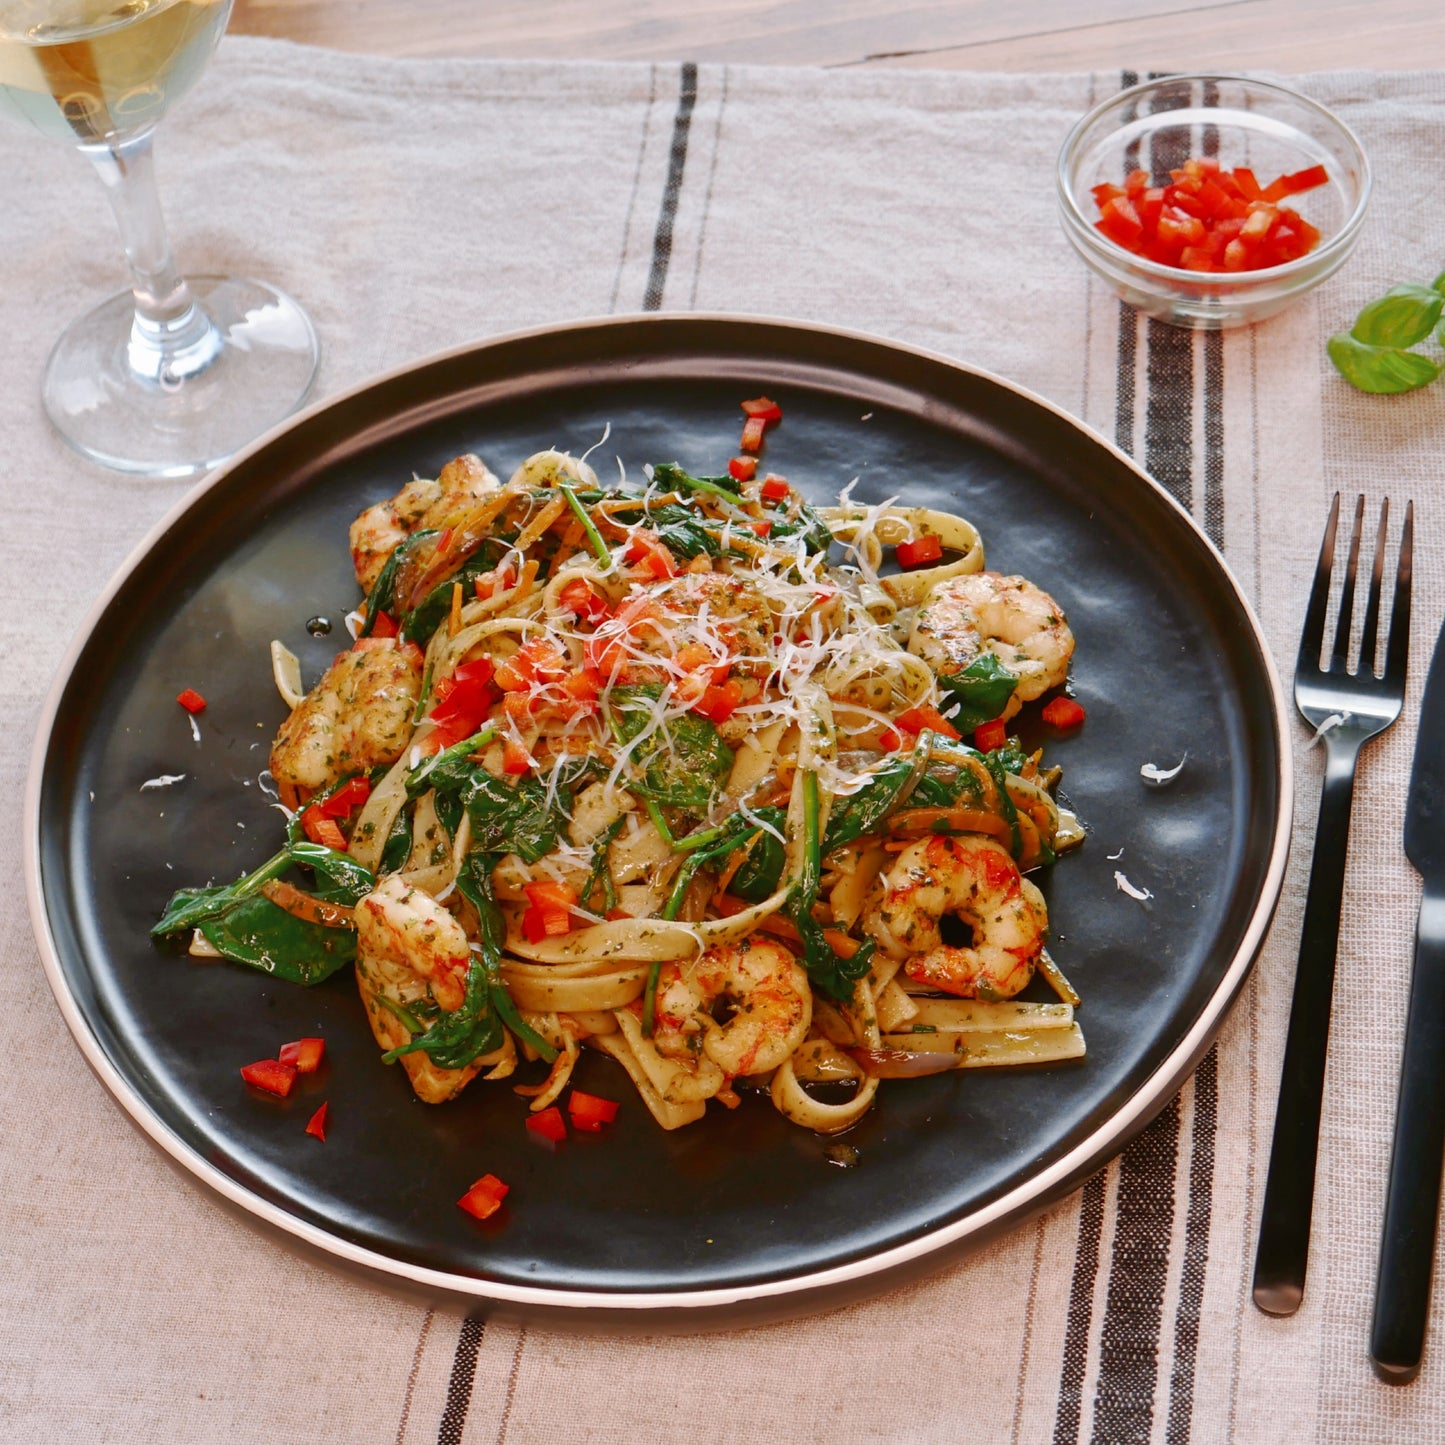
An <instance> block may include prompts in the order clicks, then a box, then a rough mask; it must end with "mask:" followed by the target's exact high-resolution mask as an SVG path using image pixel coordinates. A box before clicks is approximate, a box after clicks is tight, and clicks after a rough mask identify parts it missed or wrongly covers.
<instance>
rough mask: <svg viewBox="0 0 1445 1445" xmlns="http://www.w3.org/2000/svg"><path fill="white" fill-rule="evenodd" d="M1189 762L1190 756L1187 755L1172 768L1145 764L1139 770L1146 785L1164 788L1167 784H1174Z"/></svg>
mask: <svg viewBox="0 0 1445 1445" xmlns="http://www.w3.org/2000/svg"><path fill="white" fill-rule="evenodd" d="M1188 761H1189V754H1188V753H1185V754H1184V756H1183V757H1182V758H1180V759H1179V761H1178V762H1177V763H1175V765H1174V766H1173V767H1172V768H1161V767H1160V766H1159V765H1158V764H1157V763H1145V764H1144V766H1143V767H1142V768H1140V769H1139V776H1140V777H1141V778H1143V779H1144V781H1145V782H1146V783H1152V784H1153V785H1154V787H1156V788H1162V787H1163V786H1164V784H1165V783H1172V782H1173V781H1174V779H1175V778H1177V777H1178V776H1179V773H1180V770H1181V769H1182V768H1183V767H1184V764H1185V763H1187V762H1188Z"/></svg>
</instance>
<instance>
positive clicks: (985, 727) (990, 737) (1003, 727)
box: [973, 717, 1008, 753]
mask: <svg viewBox="0 0 1445 1445" xmlns="http://www.w3.org/2000/svg"><path fill="white" fill-rule="evenodd" d="M1007 741H1008V725H1007V724H1006V723H1005V722H1004V720H1003V719H1002V718H1001V717H996V718H994V719H993V721H992V722H986V723H980V724H979V725H978V726H977V727H976V728H974V730H973V745H974V747H976V748H977V749H978V750H979V752H981V753H991V752H993V750H994V749H995V748H1001V747H1002V746H1003V745H1004V744H1005V743H1006V742H1007Z"/></svg>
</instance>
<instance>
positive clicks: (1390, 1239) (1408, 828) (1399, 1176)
mask: <svg viewBox="0 0 1445 1445" xmlns="http://www.w3.org/2000/svg"><path fill="white" fill-rule="evenodd" d="M1405 856H1406V857H1407V858H1408V859H1409V860H1410V862H1411V863H1412V864H1413V865H1414V866H1415V870H1416V871H1417V872H1418V873H1419V874H1420V876H1421V878H1423V879H1424V882H1425V889H1424V894H1423V896H1422V897H1421V899H1420V921H1419V923H1418V924H1417V925H1416V929H1415V966H1414V969H1413V971H1412V974H1411V980H1410V1007H1409V1013H1408V1014H1407V1015H1406V1019H1405V1054H1404V1060H1403V1062H1402V1064H1401V1066H1400V1095H1399V1100H1398V1103H1397V1104H1396V1108H1395V1142H1394V1146H1393V1150H1392V1153H1391V1156H1390V1187H1389V1193H1388V1194H1387V1195H1386V1198H1385V1223H1384V1230H1383V1233H1382V1235H1381V1239H1380V1267H1379V1273H1378V1276H1377V1278H1376V1282H1375V1318H1374V1322H1373V1324H1372V1325H1371V1328H1370V1355H1371V1357H1372V1358H1373V1359H1374V1362H1375V1368H1376V1370H1377V1371H1378V1372H1379V1374H1380V1376H1381V1378H1382V1379H1385V1380H1388V1381H1391V1382H1392V1383H1395V1384H1402V1385H1403V1384H1407V1383H1408V1382H1409V1381H1411V1380H1413V1379H1414V1378H1415V1376H1416V1375H1417V1374H1418V1373H1419V1371H1420V1357H1421V1355H1422V1354H1423V1353H1424V1348H1425V1328H1426V1324H1427V1323H1428V1320H1429V1316H1430V1273H1431V1266H1432V1264H1433V1263H1434V1259H1435V1229H1436V1222H1437V1220H1438V1217H1439V1213H1440V1170H1441V1162H1442V1158H1445V629H1442V630H1441V633H1440V636H1439V638H1438V639H1437V640H1436V642H1435V655H1434V657H1433V658H1431V660H1430V675H1429V677H1428V678H1426V680H1425V697H1424V700H1423V702H1422V703H1421V705H1420V732H1419V737H1418V738H1417V739H1416V742H1415V765H1414V770H1413V771H1412V772H1411V774H1410V794H1409V798H1408V799H1407V801H1406V804H1405Z"/></svg>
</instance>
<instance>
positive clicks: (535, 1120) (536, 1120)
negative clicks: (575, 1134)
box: [527, 1104, 567, 1144]
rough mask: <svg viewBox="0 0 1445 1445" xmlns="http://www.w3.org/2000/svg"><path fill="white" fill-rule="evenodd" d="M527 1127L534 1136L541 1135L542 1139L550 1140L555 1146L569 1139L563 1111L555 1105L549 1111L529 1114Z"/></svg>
mask: <svg viewBox="0 0 1445 1445" xmlns="http://www.w3.org/2000/svg"><path fill="white" fill-rule="evenodd" d="M527 1127H528V1128H529V1129H530V1130H531V1131H532V1132H533V1133H534V1134H540V1135H541V1136H542V1138H544V1139H550V1140H551V1141H552V1142H553V1143H554V1144H560V1143H561V1142H562V1140H563V1139H565V1138H566V1137H567V1121H566V1120H565V1119H564V1118H563V1117H562V1111H561V1110H560V1109H559V1108H558V1107H557V1106H556V1105H555V1104H553V1105H552V1106H551V1108H549V1109H543V1110H542V1111H541V1112H540V1113H538V1114H529V1115H528V1116H527Z"/></svg>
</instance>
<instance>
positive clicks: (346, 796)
mask: <svg viewBox="0 0 1445 1445" xmlns="http://www.w3.org/2000/svg"><path fill="white" fill-rule="evenodd" d="M370 796H371V784H370V782H368V781H367V779H365V778H362V777H356V778H348V779H347V780H346V781H345V782H344V783H342V785H341V786H340V787H339V788H337V790H336V791H335V792H334V793H332V795H331V796H330V797H329V798H326V799H325V800H323V801H322V802H320V803H317V804H316V805H315V806H316V807H318V808H320V809H321V812H322V813H323V814H324V815H325V816H326V817H328V818H344V817H345V816H346V815H347V814H348V813H349V812H350V811H351V810H352V809H353V808H359V807H361V805H362V804H363V803H365V802H366V800H367V799H368V798H369V797H370Z"/></svg>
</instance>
